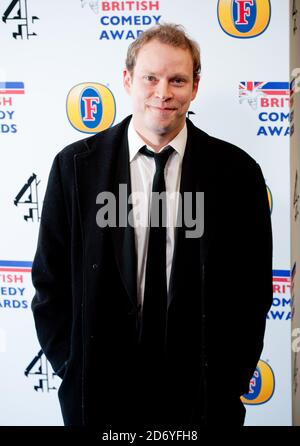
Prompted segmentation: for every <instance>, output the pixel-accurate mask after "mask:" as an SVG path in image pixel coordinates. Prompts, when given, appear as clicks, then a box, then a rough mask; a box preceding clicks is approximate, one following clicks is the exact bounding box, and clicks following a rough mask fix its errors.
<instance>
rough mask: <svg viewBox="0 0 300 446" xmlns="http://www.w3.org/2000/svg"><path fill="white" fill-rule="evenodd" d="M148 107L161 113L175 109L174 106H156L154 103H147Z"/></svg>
mask: <svg viewBox="0 0 300 446" xmlns="http://www.w3.org/2000/svg"><path fill="white" fill-rule="evenodd" d="M148 107H150V108H151V109H153V110H156V111H159V112H162V113H168V112H172V111H175V110H176V108H174V107H157V106H155V105H148Z"/></svg>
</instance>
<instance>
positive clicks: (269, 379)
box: [241, 360, 275, 405]
mask: <svg viewBox="0 0 300 446" xmlns="http://www.w3.org/2000/svg"><path fill="white" fill-rule="evenodd" d="M274 390H275V377H274V372H273V370H272V368H271V366H270V364H269V363H267V362H265V361H262V360H260V361H259V362H258V364H257V367H256V369H255V372H254V374H253V377H252V379H251V381H250V384H249V392H248V393H247V394H246V395H243V396H242V398H241V400H242V402H243V403H244V404H248V405H258V404H265V403H267V402H268V401H269V400H270V399H271V398H272V396H273V394H274Z"/></svg>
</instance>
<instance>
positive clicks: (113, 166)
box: [75, 119, 137, 307]
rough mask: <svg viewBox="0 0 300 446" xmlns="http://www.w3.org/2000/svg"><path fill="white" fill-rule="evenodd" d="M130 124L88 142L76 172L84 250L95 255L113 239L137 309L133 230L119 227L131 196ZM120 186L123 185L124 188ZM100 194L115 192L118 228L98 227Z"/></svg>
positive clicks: (126, 283) (121, 273)
mask: <svg viewBox="0 0 300 446" xmlns="http://www.w3.org/2000/svg"><path fill="white" fill-rule="evenodd" d="M128 123H129V119H126V120H125V121H124V123H121V124H120V125H119V126H118V131H115V132H114V133H113V134H112V135H108V136H106V135H103V136H102V135H101V133H100V134H99V135H96V137H95V140H94V141H93V142H90V143H89V145H90V146H91V147H90V150H88V151H86V152H83V153H81V154H79V155H77V156H76V158H75V172H76V186H77V194H78V200H79V211H80V216H81V225H82V228H83V239H84V244H85V249H86V250H88V249H89V250H91V251H92V252H96V250H99V244H100V243H101V237H103V236H104V237H111V239H112V248H113V250H114V254H115V259H116V264H117V267H118V270H119V273H120V277H121V279H122V282H123V285H124V287H125V289H126V291H127V294H128V297H129V299H130V300H131V302H132V304H133V305H134V307H136V305H137V304H136V302H137V297H136V288H137V287H136V251H135V241H134V228H132V227H130V226H129V225H128V224H127V225H126V226H119V217H120V215H119V210H120V209H121V208H123V209H124V206H126V209H127V211H128V206H129V205H128V196H129V195H130V194H131V181H130V168H129V154H128V143H127V125H128ZM126 124H127V125H126ZM103 133H106V132H103ZM119 185H122V188H121V189H120V187H119ZM120 190H121V193H120ZM124 191H125V194H124ZM101 192H112V193H113V194H114V197H115V203H116V223H117V225H116V227H106V228H102V229H101V228H99V227H98V226H97V224H96V214H97V211H98V210H99V204H96V197H97V196H98V195H99V193H101ZM124 201H125V203H124ZM120 202H121V206H120ZM127 215H128V213H127ZM100 246H101V245H100ZM103 260H104V261H105V259H103ZM112 280H113V278H112Z"/></svg>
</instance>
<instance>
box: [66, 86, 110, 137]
mask: <svg viewBox="0 0 300 446" xmlns="http://www.w3.org/2000/svg"><path fill="white" fill-rule="evenodd" d="M67 115H68V118H69V121H70V123H71V124H72V126H73V127H74V128H75V129H76V130H79V131H80V132H84V133H97V132H101V131H102V130H105V129H107V128H108V127H111V126H112V124H113V122H114V120H115V116H116V103H115V98H114V96H113V94H112V92H111V91H110V89H109V88H108V87H106V86H105V85H102V84H98V83H96V82H85V83H82V84H78V85H75V87H73V88H72V89H71V90H70V92H69V94H68V97H67Z"/></svg>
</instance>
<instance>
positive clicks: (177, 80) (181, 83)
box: [173, 78, 184, 85]
mask: <svg viewBox="0 0 300 446" xmlns="http://www.w3.org/2000/svg"><path fill="white" fill-rule="evenodd" d="M173 84H175V85H183V84H184V79H180V78H178V79H173Z"/></svg>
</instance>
